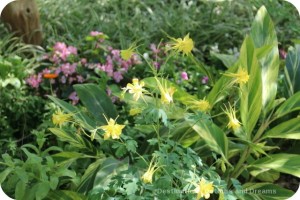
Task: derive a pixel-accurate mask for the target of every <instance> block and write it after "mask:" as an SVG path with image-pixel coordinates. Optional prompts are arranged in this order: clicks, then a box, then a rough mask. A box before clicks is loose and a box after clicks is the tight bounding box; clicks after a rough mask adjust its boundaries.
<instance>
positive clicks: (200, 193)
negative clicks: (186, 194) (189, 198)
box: [194, 178, 214, 200]
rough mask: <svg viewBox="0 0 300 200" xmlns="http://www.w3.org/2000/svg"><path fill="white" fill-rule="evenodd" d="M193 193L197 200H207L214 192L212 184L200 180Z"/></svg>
mask: <svg viewBox="0 0 300 200" xmlns="http://www.w3.org/2000/svg"><path fill="white" fill-rule="evenodd" d="M194 192H195V193H197V200H199V199H200V198H202V197H204V198H205V199H209V197H210V194H212V193H213V192H214V186H213V183H212V182H210V183H208V182H206V180H205V179H204V178H201V180H200V182H199V184H198V185H197V187H196V189H195V190H194Z"/></svg>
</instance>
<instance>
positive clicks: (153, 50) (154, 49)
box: [150, 43, 160, 54]
mask: <svg viewBox="0 0 300 200" xmlns="http://www.w3.org/2000/svg"><path fill="white" fill-rule="evenodd" d="M150 49H151V50H152V52H153V53H154V54H159V52H160V49H158V48H157V47H156V45H155V44H153V43H152V44H150Z"/></svg>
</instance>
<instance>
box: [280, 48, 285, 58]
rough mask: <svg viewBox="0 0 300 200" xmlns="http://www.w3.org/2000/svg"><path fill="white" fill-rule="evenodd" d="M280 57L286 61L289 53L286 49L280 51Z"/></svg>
mask: <svg viewBox="0 0 300 200" xmlns="http://www.w3.org/2000/svg"><path fill="white" fill-rule="evenodd" d="M279 55H280V58H282V59H286V56H287V53H286V51H285V50H284V49H280V50H279Z"/></svg>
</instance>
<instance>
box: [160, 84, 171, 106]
mask: <svg viewBox="0 0 300 200" xmlns="http://www.w3.org/2000/svg"><path fill="white" fill-rule="evenodd" d="M174 92H175V88H173V87H170V88H162V89H161V90H160V94H161V102H162V103H163V104H170V103H172V102H173V94H174Z"/></svg>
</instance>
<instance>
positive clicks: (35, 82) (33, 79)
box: [26, 73, 42, 88]
mask: <svg viewBox="0 0 300 200" xmlns="http://www.w3.org/2000/svg"><path fill="white" fill-rule="evenodd" d="M41 82H42V74H41V73H39V74H38V75H35V74H34V75H31V76H30V77H29V78H27V79H26V83H27V84H28V85H30V86H31V87H33V88H38V87H39V85H40V83H41Z"/></svg>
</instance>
